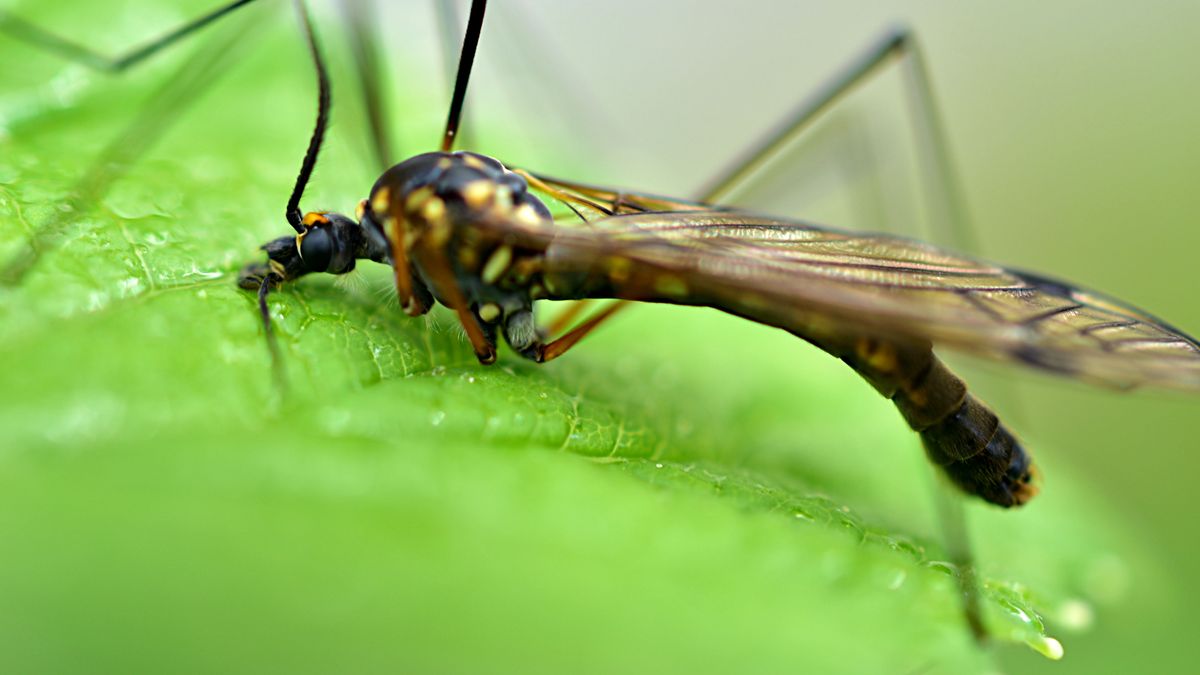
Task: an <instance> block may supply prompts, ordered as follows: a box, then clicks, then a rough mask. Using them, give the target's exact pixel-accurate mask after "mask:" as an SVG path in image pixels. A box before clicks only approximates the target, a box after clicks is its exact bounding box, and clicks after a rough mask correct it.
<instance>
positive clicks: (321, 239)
mask: <svg viewBox="0 0 1200 675" xmlns="http://www.w3.org/2000/svg"><path fill="white" fill-rule="evenodd" d="M332 258H333V236H332V235H331V234H330V233H329V230H328V229H326V228H324V227H314V228H311V229H309V230H308V233H307V234H305V235H304V238H303V239H301V240H300V259H301V260H303V261H304V266H305V267H307V268H308V271H309V272H324V271H326V270H328V269H329V262H330V260H331V259H332Z"/></svg>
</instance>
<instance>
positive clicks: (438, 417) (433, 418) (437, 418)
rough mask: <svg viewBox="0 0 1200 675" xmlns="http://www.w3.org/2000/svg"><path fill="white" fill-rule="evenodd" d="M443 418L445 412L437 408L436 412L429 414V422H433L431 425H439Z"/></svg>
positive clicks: (444, 417)
mask: <svg viewBox="0 0 1200 675" xmlns="http://www.w3.org/2000/svg"><path fill="white" fill-rule="evenodd" d="M445 420H446V412H445V411H444V410H438V411H437V412H435V413H433V414H432V415H430V416H429V422H430V423H431V424H433V426H435V427H436V426H439V425H441V423H442V422H444V421H445Z"/></svg>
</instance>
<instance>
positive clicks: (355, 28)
mask: <svg viewBox="0 0 1200 675" xmlns="http://www.w3.org/2000/svg"><path fill="white" fill-rule="evenodd" d="M373 6H374V5H373V4H372V3H371V2H370V0H342V2H341V7H342V14H343V16H344V18H345V23H346V32H347V33H348V34H349V38H350V51H351V53H352V54H353V56H354V66H355V70H356V71H358V85H359V92H360V93H361V94H362V99H363V109H364V112H365V113H366V115H367V129H368V130H369V132H370V135H371V150H372V152H374V154H375V162H376V164H377V165H378V168H379V171H381V172H382V171H383V170H384V169H387V168H388V167H389V166H391V165H392V156H393V155H392V142H391V137H390V134H389V133H388V126H387V120H388V119H390V117H389V116H388V114H387V109H386V104H385V101H384V99H385V97H384V96H383V91H382V88H381V87H380V82H382V81H383V80H382V78H381V77H380V73H381V68H380V63H381V61H382V59H381V58H380V53H379V39H378V37H377V33H376V32H375V30H374V27H375V26H376V25H377V21H375V19H376V17H375V16H373V11H374V10H372V9H371V7H373Z"/></svg>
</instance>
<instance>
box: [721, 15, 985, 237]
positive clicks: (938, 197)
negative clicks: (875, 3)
mask: <svg viewBox="0 0 1200 675" xmlns="http://www.w3.org/2000/svg"><path fill="white" fill-rule="evenodd" d="M893 59H900V60H901V61H902V63H903V64H904V66H905V75H906V78H905V83H906V91H907V92H908V95H909V96H908V98H909V104H910V106H911V108H912V112H913V115H912V117H913V122H914V133H915V135H916V136H917V141H918V143H917V146H918V154H919V155H920V157H919V161H920V162H921V164H922V167H923V169H924V171H925V173H926V175H927V176H928V177H929V180H927V181H925V185H926V189H927V190H928V191H929V193H930V194H928V195H927V197H928V199H927V201H928V204H929V208H930V210H931V213H932V215H933V221H934V226H935V229H936V231H937V232H938V233H939V235H940V237H939V238H941V239H944V240H945V241H947V242H950V243H952V244H954V245H955V246H957V247H959V248H963V249H965V250H969V251H970V250H975V248H976V247H975V237H974V235H973V230H972V229H971V227H970V220H969V217H968V214H967V209H966V206H965V203H964V200H963V198H962V193H961V188H960V187H959V184H958V180H957V179H956V173H955V171H954V165H953V161H952V160H951V156H950V151H949V147H948V146H949V144H948V142H947V140H946V134H945V132H944V131H943V128H942V123H941V116H940V114H939V113H938V108H937V105H936V103H935V101H934V97H933V88H932V86H931V85H930V82H929V77H928V69H927V68H926V65H925V60H924V57H923V56H922V52H921V49H920V46H919V44H918V43H917V41H916V38H915V37H914V35H913V34H912V33H911V32H910V31H908V30H906V29H900V30H894V31H889V32H888V33H885V34H884V35H882V36H881V37H880V38H879V39H877V40H875V41H874V42H872V43H871V45H870V46H869V47H868V48H867V49H866V50H864V51H863V52H862V53H861V54H860V55H859V56H858V57H857V58H856V59H855V60H854V61H852V62H851V63H850V64H849V65H848V66H847V67H846V68H844V69H842V70H841V71H839V72H838V73H837V74H836V75H835V76H834V77H833V78H831V79H830V80H829V81H828V82H827V83H826V84H825V85H824V86H822V87H821V88H820V89H818V90H817V91H816V92H814V93H813V94H812V95H811V96H809V97H808V98H805V99H804V100H803V101H801V102H800V104H799V105H798V106H796V108H795V109H794V110H793V111H792V112H790V113H789V114H788V115H787V116H786V117H785V118H784V119H783V120H782V122H781V123H780V124H778V125H777V126H775V127H774V128H773V129H772V130H771V131H770V132H768V133H767V134H765V135H764V136H763V137H762V138H761V139H760V140H759V141H758V142H757V143H755V144H754V145H753V146H752V147H751V149H750V150H749V151H747V152H746V153H745V154H744V155H742V156H741V157H740V158H738V159H737V160H736V161H735V162H734V163H733V164H731V165H730V166H729V167H727V168H725V169H724V170H722V171H721V172H720V173H718V174H717V175H716V176H715V177H713V178H712V179H711V180H709V182H708V183H707V184H706V185H705V186H704V188H703V189H702V190H700V191H699V193H698V194H699V195H700V201H706V202H719V201H722V200H724V199H726V198H728V197H729V195H731V194H732V193H734V192H735V191H736V190H737V189H738V188H739V187H741V186H744V185H745V184H746V181H747V180H748V179H749V178H750V177H751V176H753V175H754V174H756V173H757V172H758V171H760V170H761V169H763V168H764V167H765V166H767V165H768V164H769V163H770V162H771V161H773V160H774V159H776V158H778V157H779V155H780V154H781V153H782V152H783V151H784V150H785V149H786V148H787V147H788V146H789V145H791V144H792V142H794V141H795V140H796V139H798V138H799V137H800V136H801V134H803V133H804V132H805V131H806V130H807V129H808V128H809V126H810V125H811V124H812V123H813V122H814V121H815V120H816V119H817V118H818V117H820V116H821V114H822V113H824V112H826V111H828V110H829V109H830V108H831V107H832V106H833V105H834V104H835V103H837V102H838V101H839V100H841V99H842V98H843V97H844V96H845V95H846V94H847V93H849V92H850V91H851V90H853V89H854V88H856V87H857V86H858V85H860V84H862V83H863V82H864V81H866V80H867V79H869V78H870V77H871V76H872V75H874V74H875V73H877V72H878V71H879V70H880V69H881V68H882V67H883V66H885V65H887V64H888V63H890V62H891V61H892V60H893Z"/></svg>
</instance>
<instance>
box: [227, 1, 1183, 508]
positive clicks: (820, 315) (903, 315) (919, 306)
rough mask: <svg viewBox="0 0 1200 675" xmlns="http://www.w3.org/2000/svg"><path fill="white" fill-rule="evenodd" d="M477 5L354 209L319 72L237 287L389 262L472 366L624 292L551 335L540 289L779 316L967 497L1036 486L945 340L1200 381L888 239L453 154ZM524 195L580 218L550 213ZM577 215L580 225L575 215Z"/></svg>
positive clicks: (1142, 323)
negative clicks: (297, 142) (331, 161)
mask: <svg viewBox="0 0 1200 675" xmlns="http://www.w3.org/2000/svg"><path fill="white" fill-rule="evenodd" d="M484 4H485V3H482V2H476V3H474V5H473V7H472V16H471V21H470V24H469V26H468V34H467V40H466V41H465V43H464V52H463V59H462V61H461V62H460V69H459V77H458V80H457V82H456V88H455V97H454V102H453V103H452V106H451V114H450V119H449V122H448V125H447V132H446V136H445V140H444V143H443V148H442V151H441V152H433V153H427V154H422V155H418V156H416V157H413V158H410V159H408V160H406V161H404V162H402V163H400V164H397V165H395V166H393V167H391V168H390V169H388V170H387V171H386V172H384V173H383V175H382V176H381V177H380V178H379V180H378V181H377V182H376V183H375V185H374V187H373V188H372V189H371V192H370V194H369V196H368V198H367V199H365V200H363V201H362V202H361V203H360V205H359V208H358V212H357V214H356V215H357V219H351V218H349V217H347V216H344V215H339V214H332V213H322V212H314V213H309V214H307V215H305V216H303V217H301V216H300V213H299V209H298V202H299V195H300V193H301V192H302V190H303V187H304V183H305V182H306V181H307V176H308V173H309V172H310V171H311V169H312V166H313V164H314V163H315V160H316V153H317V150H318V149H319V146H320V141H321V139H322V137H323V134H324V127H325V123H326V120H327V117H328V82H327V81H326V79H325V76H324V67H323V65H322V62H321V58H320V54H319V52H318V50H317V49H316V46H315V42H314V41H313V38H312V33H311V27H310V26H307V23H306V27H307V30H308V31H309V40H310V46H311V47H312V54H313V56H314V60H315V63H316V65H317V71H318V76H319V80H320V84H321V92H322V97H321V101H322V102H321V107H320V112H319V115H318V123H317V129H316V131H315V133H314V137H313V139H314V142H313V143H312V144H310V148H309V152H308V154H307V155H306V157H305V161H304V165H303V168H302V171H301V176H300V180H299V181H298V182H297V188H296V190H295V191H294V192H293V195H292V199H291V200H290V202H289V207H288V215H289V221H290V222H291V223H292V225H293V227H294V228H295V229H296V232H297V234H296V236H295V237H291V236H289V237H283V238H280V239H276V240H274V241H272V242H269V243H268V244H266V245H264V247H263V248H264V249H265V250H266V252H267V254H268V261H267V263H266V264H263V263H254V264H251V265H249V266H247V267H246V268H245V269H244V270H243V271H242V274H241V277H240V283H241V284H242V286H243V287H245V288H248V289H254V288H257V289H258V290H259V298H260V309H261V311H262V314H263V319H264V322H266V323H267V326H268V328H269V315H268V313H267V309H266V304H265V297H266V294H267V292H268V291H269V290H270V289H272V288H274V287H277V286H278V285H279V284H282V283H285V282H290V281H294V280H296V279H297V278H299V277H301V276H303V275H305V274H309V273H314V272H329V273H333V274H341V273H345V272H348V271H350V270H352V269H353V268H354V266H355V263H356V261H357V260H358V259H366V260H371V261H374V262H380V263H385V264H389V265H391V266H392V267H393V268H394V272H395V281H396V288H397V291H398V294H399V299H400V302H401V305H402V307H403V308H404V311H405V312H406V313H408V314H410V315H413V316H416V315H420V314H423V313H425V312H427V311H428V310H429V309H430V308H431V307H432V305H433V303H434V301H435V300H436V301H438V302H440V303H441V304H443V305H446V306H447V307H449V308H451V309H452V310H454V311H455V312H456V313H457V315H458V318H459V320H460V322H461V324H462V326H463V328H464V330H465V331H466V333H467V336H468V338H469V339H470V341H471V344H472V347H473V349H474V351H475V354H476V356H477V357H478V359H479V361H480V362H481V363H484V364H490V363H492V362H494V361H495V360H496V344H497V339H498V336H499V335H503V337H504V339H505V341H506V342H507V343H508V344H509V346H511V347H512V348H513V350H514V351H516V352H517V353H518V354H520V355H522V356H524V357H526V358H529V359H532V360H534V361H538V362H544V361H548V360H551V359H554V358H557V357H558V356H560V355H562V354H563V353H565V352H566V351H567V350H568V349H570V348H571V347H572V346H573V345H575V344H576V343H577V342H578V341H579V340H580V339H581V338H582V337H584V336H585V335H587V333H588V332H589V331H591V330H592V329H593V328H595V326H596V325H598V324H599V323H600V322H601V321H603V320H604V319H605V318H607V317H608V316H610V315H611V314H612V313H613V312H614V311H616V309H618V308H619V307H621V306H623V304H622V303H617V304H615V305H612V306H610V307H609V309H607V310H605V311H603V312H600V313H599V314H597V315H595V316H594V317H592V318H591V319H589V320H587V321H585V322H583V323H582V324H581V325H579V326H578V327H577V328H575V329H574V330H572V331H570V332H568V333H567V334H566V335H564V336H563V337H561V338H559V339H556V340H552V341H549V342H547V341H545V340H544V336H543V335H542V333H541V332H540V331H539V330H538V328H537V325H536V322H535V318H534V306H533V305H534V301H536V300H543V299H546V300H580V299H597V298H603V299H617V300H622V301H641V302H660V303H672V304H681V305H700V306H708V307H714V308H716V309H720V310H723V311H726V312H729V313H731V314H734V315H737V316H741V317H744V318H747V319H750V320H753V321H757V322H760V323H764V324H767V325H771V326H776V327H779V328H782V329H784V330H787V331H789V332H791V333H793V334H795V335H797V336H798V337H801V338H803V339H804V340H806V341H808V342H810V343H812V344H814V345H816V346H818V347H820V348H821V349H823V350H825V351H826V352H829V353H830V354H832V355H834V356H836V357H838V358H840V359H842V360H843V361H844V362H846V363H847V364H848V365H849V366H850V367H851V368H853V369H854V370H855V371H856V372H858V373H859V374H860V375H861V376H862V377H863V378H865V379H866V380H867V381H868V382H870V383H871V385H873V386H874V387H875V388H876V389H877V390H878V391H879V392H880V393H881V394H883V395H884V396H885V397H887V398H889V399H891V400H892V401H893V402H894V403H895V405H896V407H897V408H898V409H899V411H900V413H901V415H902V416H903V417H904V419H905V420H906V421H907V422H908V424H909V426H910V427H912V428H913V429H914V430H915V431H917V432H918V433H919V434H920V436H921V440H922V442H923V444H924V446H925V448H926V451H927V454H928V456H929V458H930V460H931V461H932V462H933V463H935V464H937V465H938V466H940V467H942V469H943V470H944V472H945V473H946V475H947V476H948V477H949V478H950V479H951V480H952V481H953V482H954V483H955V484H956V485H957V486H958V487H960V488H961V489H962V490H964V491H965V492H967V493H969V494H973V495H977V496H979V497H981V498H983V499H985V500H987V501H989V502H991V503H993V504H997V505H1000V506H1005V507H1009V506H1018V505H1021V504H1023V503H1025V502H1026V501H1028V500H1029V499H1030V498H1032V497H1033V496H1034V494H1036V487H1035V485H1034V484H1033V476H1034V471H1033V466H1032V463H1031V461H1030V459H1029V457H1028V455H1027V454H1026V453H1025V451H1024V450H1023V449H1022V447H1021V446H1020V444H1019V443H1018V442H1017V441H1016V440H1015V438H1014V437H1013V435H1012V434H1011V433H1010V432H1009V431H1008V430H1007V429H1006V428H1005V427H1004V425H1003V424H1001V423H1000V421H999V420H998V419H997V417H996V415H995V414H994V413H992V412H991V411H990V410H989V409H988V408H987V407H986V406H984V405H983V404H982V403H980V402H979V401H978V400H977V399H976V398H975V397H974V396H972V395H971V394H970V393H968V392H967V388H966V386H965V384H964V383H963V382H962V380H960V379H959V378H958V377H956V376H955V375H954V374H953V373H951V372H950V371H949V369H947V368H946V366H945V365H944V364H942V362H941V361H940V360H938V358H937V357H936V356H935V355H934V353H933V345H934V344H938V345H945V346H948V347H953V348H957V349H960V350H964V351H968V352H974V353H977V354H981V355H984V356H988V357H992V358H998V359H1007V360H1013V361H1017V362H1021V363H1024V364H1026V365H1030V366H1034V367H1038V368H1042V369H1046V370H1050V371H1055V372H1058V373H1061V374H1066V375H1070V376H1073V377H1076V378H1080V379H1086V380H1090V381H1094V382H1097V383H1100V384H1105V385H1110V386H1116V387H1133V386H1138V385H1147V384H1148V385H1159V386H1169V387H1176V388H1181V389H1189V390H1200V344H1198V343H1197V342H1196V340H1194V339H1193V338H1191V337H1189V336H1187V335H1185V334H1184V333H1182V332H1181V331H1178V330H1176V329H1174V328H1172V327H1170V326H1169V325H1167V324H1165V323H1163V322H1161V321H1159V320H1157V319H1155V318H1154V317H1152V316H1150V315H1148V314H1146V313H1144V312H1142V311H1140V310H1137V309H1135V308H1132V307H1130V306H1128V305H1125V304H1123V303H1120V302H1118V301H1115V300H1112V299H1110V298H1107V297H1105V296H1102V295H1099V294H1096V293H1092V292H1088V291H1083V290H1080V289H1077V288H1075V287H1073V286H1071V285H1068V284H1064V283H1061V282H1057V281H1053V280H1049V279H1046V278H1043V277H1040V276H1037V275H1031V274H1026V273H1021V272H1016V271H1012V270H1008V269H1005V268H1002V267H998V266H995V265H990V264H986V263H982V262H978V261H975V260H972V259H968V258H964V257H961V256H957V255H954V254H951V253H948V252H945V251H943V250H940V249H937V248H935V247H933V246H930V245H927V244H923V243H920V242H916V241H911V240H906V239H900V238H896V237H887V236H874V235H861V234H850V233H843V232H838V231H835V230H830V229H825V228H819V227H815V226H812V225H808V224H805V223H799V222H794V221H788V220H783V219H778V218H771V217H764V216H759V215H754V214H750V213H746V212H743V211H739V210H734V209H729V208H724V207H718V206H712V205H709V204H704V203H700V202H694V201H684V200H676V199H669V198H663V197H655V196H651V195H645V194H639V193H629V192H618V191H614V190H610V189H606V188H600V187H595V186H588V185H582V184H578V183H571V182H566V181H561V180H557V179H553V178H549V177H546V176H538V175H535V174H531V173H528V172H525V171H521V170H511V169H509V168H507V167H505V166H504V165H503V164H501V163H500V162H499V161H497V160H495V159H493V158H490V157H486V156H483V155H479V154H475V153H470V152H450V149H451V146H452V141H453V138H454V135H455V132H456V129H457V123H458V119H459V114H460V111H461V106H462V101H463V97H464V93H465V88H466V82H467V77H468V75H469V69H470V63H471V59H472V57H473V53H474V45H475V42H476V41H477V40H478V35H479V30H480V26H481V23H482V16H483V6H484ZM531 188H533V189H536V190H538V191H540V192H543V193H545V194H546V195H548V196H550V197H552V198H554V199H556V200H559V201H562V202H563V203H565V204H567V205H569V206H571V208H572V209H573V210H574V211H575V212H576V214H577V215H579V216H580V218H581V219H582V220H585V221H587V222H586V224H585V225H578V224H576V225H575V226H570V225H567V224H562V223H556V222H555V221H554V220H553V219H552V218H551V214H550V210H549V209H548V208H547V207H546V206H545V204H544V203H543V202H542V201H541V200H540V199H539V198H538V197H537V196H535V195H534V194H533V193H532V192H531ZM585 212H586V213H588V214H590V215H591V217H588V216H585V215H584V213H585Z"/></svg>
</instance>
